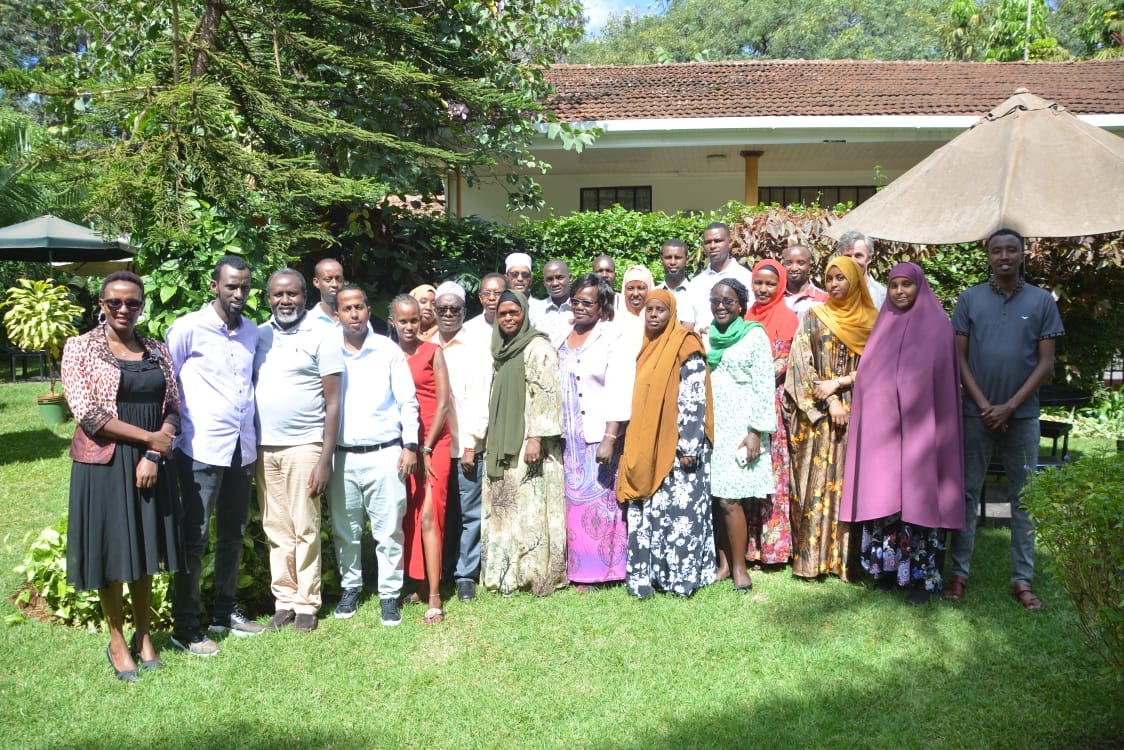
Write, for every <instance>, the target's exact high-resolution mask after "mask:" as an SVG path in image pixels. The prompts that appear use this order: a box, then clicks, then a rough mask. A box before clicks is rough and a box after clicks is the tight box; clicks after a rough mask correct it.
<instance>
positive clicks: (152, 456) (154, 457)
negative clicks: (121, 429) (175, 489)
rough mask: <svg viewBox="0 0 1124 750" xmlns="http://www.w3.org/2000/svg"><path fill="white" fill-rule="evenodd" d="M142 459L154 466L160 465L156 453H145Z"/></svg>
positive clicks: (158, 456) (158, 455)
mask: <svg viewBox="0 0 1124 750" xmlns="http://www.w3.org/2000/svg"><path fill="white" fill-rule="evenodd" d="M144 457H145V458H147V459H148V460H149V461H151V462H152V463H154V464H158V463H160V454H159V453H158V452H157V451H151V450H149V451H145V452H144Z"/></svg>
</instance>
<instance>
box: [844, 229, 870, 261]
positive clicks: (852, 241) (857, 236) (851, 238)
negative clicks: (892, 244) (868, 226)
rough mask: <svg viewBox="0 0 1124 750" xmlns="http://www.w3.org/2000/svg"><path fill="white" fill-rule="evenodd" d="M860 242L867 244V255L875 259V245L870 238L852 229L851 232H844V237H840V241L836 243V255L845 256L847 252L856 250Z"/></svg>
mask: <svg viewBox="0 0 1124 750" xmlns="http://www.w3.org/2000/svg"><path fill="white" fill-rule="evenodd" d="M859 240H862V241H863V242H864V243H866V252H867V254H869V255H870V256H871V257H874V243H873V242H871V240H870V237H868V236H866V235H865V234H863V233H862V232H860V231H858V230H857V229H852V230H851V231H849V232H844V233H843V234H842V235H840V237H839V241H838V242H836V243H835V254H836V255H843V253H844V252H845V251H847V250H854V249H855V245H857V244H858V243H859Z"/></svg>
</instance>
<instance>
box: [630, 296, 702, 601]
mask: <svg viewBox="0 0 1124 750" xmlns="http://www.w3.org/2000/svg"><path fill="white" fill-rule="evenodd" d="M675 309H676V306H675V293H674V292H670V291H668V290H666V289H657V290H656V291H654V292H652V293H651V294H650V295H648V299H647V300H646V301H645V302H644V313H643V314H644V347H643V348H642V349H641V350H640V356H639V357H638V358H637V360H636V385H635V387H634V388H633V396H632V408H633V411H632V420H631V421H630V422H629V425H628V430H627V432H626V433H625V442H624V451H623V453H622V455H621V462H620V475H619V478H618V481H617V501H618V502H621V503H626V502H627V503H628V510H627V520H628V558H627V563H626V568H625V571H626V573H625V576H626V577H625V584H626V586H627V588H628V593H630V594H632V595H633V596H637V597H640V598H641V599H646V598H648V597H649V596H651V595H652V592H653V591H670V592H673V593H676V594H679V595H680V596H690V595H691V594H693V593H695V591H696V590H697V589H698V588H699V587H700V586H705V585H706V584H708V583H713V582H714V576H715V568H716V566H717V554H716V553H715V549H714V517H713V514H712V512H711V508H710V450H711V446H712V445H713V443H714V416H713V413H712V411H711V401H712V399H711V392H710V376H709V374H708V372H707V368H706V352H705V351H704V350H703V345H702V341H701V340H700V339H699V337H698V335H697V334H694V333H689V332H688V331H687V330H686V329H685V328H683V326H682V325H680V323H679V320H678V318H677V317H676V314H675Z"/></svg>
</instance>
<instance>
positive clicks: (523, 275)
mask: <svg viewBox="0 0 1124 750" xmlns="http://www.w3.org/2000/svg"><path fill="white" fill-rule="evenodd" d="M507 275H508V276H511V277H514V278H516V279H529V278H531V272H530V271H508V272H507Z"/></svg>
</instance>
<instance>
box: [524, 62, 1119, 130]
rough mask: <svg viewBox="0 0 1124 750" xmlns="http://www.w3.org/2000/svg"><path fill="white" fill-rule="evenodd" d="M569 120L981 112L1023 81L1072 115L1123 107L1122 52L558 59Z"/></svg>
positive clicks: (556, 77)
mask: <svg viewBox="0 0 1124 750" xmlns="http://www.w3.org/2000/svg"><path fill="white" fill-rule="evenodd" d="M546 78H547V80H548V81H549V82H550V83H551V84H552V85H553V86H554V87H555V89H556V94H555V95H554V96H553V97H551V98H550V99H548V100H547V101H546V106H547V108H548V109H550V110H552V111H553V112H554V113H555V114H557V115H558V117H560V118H561V119H563V120H567V121H577V120H630V119H642V118H678V117H761V116H768V115H782V116H783V115H976V116H982V115H985V114H987V112H989V111H990V110H991V109H992V108H993V107H995V106H996V105H997V104H999V103H1000V102H1002V101H1003V100H1004V99H1006V98H1007V97H1009V96H1011V94H1013V93H1014V91H1015V89H1016V88H1018V87H1020V86H1022V87H1025V88H1027V89H1029V90H1030V92H1031V93H1032V94H1035V95H1037V96H1040V97H1042V98H1044V99H1050V100H1053V101H1056V102H1058V103H1059V104H1061V105H1063V106H1064V107H1065V108H1066V109H1068V110H1070V111H1071V112H1073V113H1075V114H1116V113H1122V112H1124V59H1119V60H1101V61H1084V62H1058V63H956V62H877V61H865V60H862V61H860V60H770V61H765V62H760V61H759V62H718V63H677V64H672V65H632V66H609V65H602V66H597V65H556V66H554V67H552V68H550V69H549V70H548V71H547V72H546Z"/></svg>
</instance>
